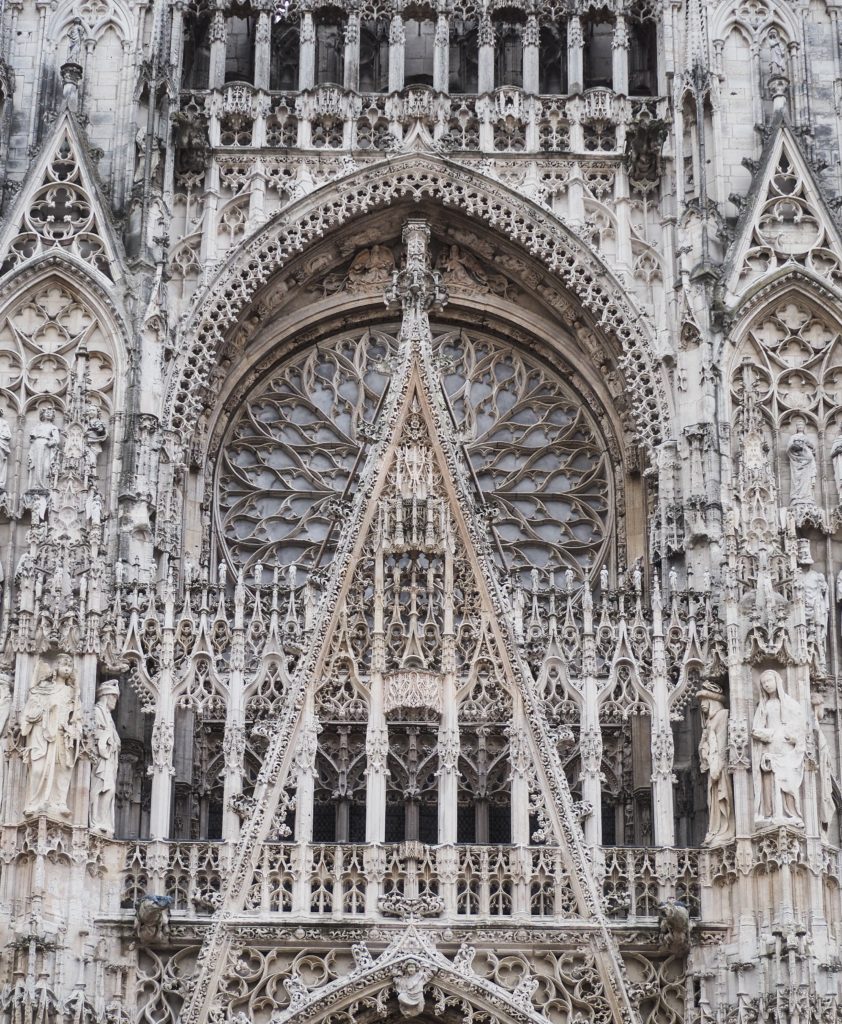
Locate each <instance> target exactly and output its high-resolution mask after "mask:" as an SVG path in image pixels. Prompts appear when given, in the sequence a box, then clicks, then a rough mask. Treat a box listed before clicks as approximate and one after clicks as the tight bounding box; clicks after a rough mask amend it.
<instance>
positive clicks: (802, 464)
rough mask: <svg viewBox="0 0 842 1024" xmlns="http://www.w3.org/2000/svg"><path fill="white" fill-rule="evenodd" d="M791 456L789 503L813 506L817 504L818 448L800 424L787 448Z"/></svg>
mask: <svg viewBox="0 0 842 1024" xmlns="http://www.w3.org/2000/svg"><path fill="white" fill-rule="evenodd" d="M786 453H787V455H788V456H789V503H790V505H812V504H814V503H815V497H814V490H815V486H816V446H815V445H814V444H813V442H812V441H811V440H810V438H809V437H807V435H806V434H805V433H804V429H803V424H801V423H799V424H798V427H797V429H796V431H795V433H794V434H793V435H792V437H791V438H790V439H789V444H788V445H787V446H786Z"/></svg>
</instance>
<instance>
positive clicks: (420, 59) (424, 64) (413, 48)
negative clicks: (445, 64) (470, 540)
mask: <svg viewBox="0 0 842 1024" xmlns="http://www.w3.org/2000/svg"><path fill="white" fill-rule="evenodd" d="M404 36H405V38H406V43H405V44H404V58H403V81H404V85H432V84H433V54H434V52H435V42H436V26H435V23H434V22H433V21H431V20H430V19H424V20H423V21H418V20H416V19H415V18H408V19H407V20H406V21H405V22H404Z"/></svg>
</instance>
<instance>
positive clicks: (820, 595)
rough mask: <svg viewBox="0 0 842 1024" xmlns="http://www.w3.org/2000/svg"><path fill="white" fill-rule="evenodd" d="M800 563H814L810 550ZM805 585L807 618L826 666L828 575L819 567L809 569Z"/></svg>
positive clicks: (822, 662)
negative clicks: (818, 568)
mask: <svg viewBox="0 0 842 1024" xmlns="http://www.w3.org/2000/svg"><path fill="white" fill-rule="evenodd" d="M799 564H800V565H801V566H802V567H806V566H809V565H812V564H813V559H812V557H811V555H810V553H809V551H807V553H806V554H805V555H804V556H802V557H800V558H799ZM803 585H804V613H805V618H806V620H807V625H808V626H809V627H811V628H812V632H813V635H814V637H815V644H816V657H817V659H818V663H819V665H821V666H822V668H824V667H825V665H826V663H827V619H828V614H829V612H830V605H829V603H828V596H827V577H826V576H825V575H824V573H821V572H819V571H818V570H817V569H807V571H806V572H805V573H804V580H803Z"/></svg>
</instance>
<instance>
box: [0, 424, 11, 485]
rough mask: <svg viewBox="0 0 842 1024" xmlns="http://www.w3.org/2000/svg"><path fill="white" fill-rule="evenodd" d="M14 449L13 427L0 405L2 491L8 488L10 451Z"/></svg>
mask: <svg viewBox="0 0 842 1024" xmlns="http://www.w3.org/2000/svg"><path fill="white" fill-rule="evenodd" d="M11 450H12V428H11V427H10V426H9V421H8V420H7V419H6V415H5V413H4V411H3V407H2V406H0V491H4V490H5V489H6V480H7V479H8V476H9V453H10V452H11Z"/></svg>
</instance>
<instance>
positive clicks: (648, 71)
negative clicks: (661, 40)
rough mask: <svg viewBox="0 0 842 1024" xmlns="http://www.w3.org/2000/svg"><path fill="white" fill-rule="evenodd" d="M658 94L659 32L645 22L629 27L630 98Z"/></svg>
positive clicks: (648, 22) (652, 23) (650, 22)
mask: <svg viewBox="0 0 842 1024" xmlns="http://www.w3.org/2000/svg"><path fill="white" fill-rule="evenodd" d="M657 92H658V31H657V28H656V26H655V23H654V22H652V21H644V22H639V23H634V22H633V23H632V24H631V25H630V26H629V96H655V95H657Z"/></svg>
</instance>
